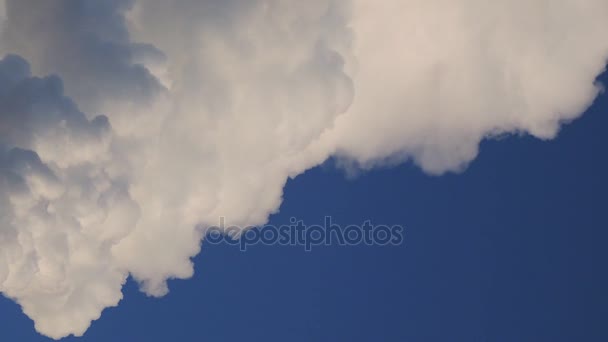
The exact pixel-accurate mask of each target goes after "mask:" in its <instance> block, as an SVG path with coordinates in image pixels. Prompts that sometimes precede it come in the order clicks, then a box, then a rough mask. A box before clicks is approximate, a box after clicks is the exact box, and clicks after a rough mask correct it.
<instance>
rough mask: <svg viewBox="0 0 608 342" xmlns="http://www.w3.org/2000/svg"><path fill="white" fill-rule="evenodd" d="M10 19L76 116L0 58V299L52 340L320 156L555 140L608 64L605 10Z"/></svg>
mask: <svg viewBox="0 0 608 342" xmlns="http://www.w3.org/2000/svg"><path fill="white" fill-rule="evenodd" d="M132 5H133V6H132ZM6 18H7V19H6V21H5V23H4V24H5V25H4V26H5V29H4V34H3V38H2V41H1V43H0V51H2V52H5V53H16V54H19V55H21V56H23V57H24V58H26V59H27V60H28V61H29V62H30V63H31V67H32V70H33V71H34V73H35V74H37V75H45V74H57V75H58V76H59V77H61V78H62V79H63V80H64V85H65V93H66V94H67V95H68V96H69V97H70V98H71V99H73V100H74V101H75V103H77V104H78V105H79V107H80V108H81V109H82V110H83V111H84V112H85V114H83V113H81V111H80V110H79V109H78V108H77V107H76V106H75V105H74V103H72V101H71V100H69V99H68V98H67V97H65V96H64V95H63V89H62V87H61V82H60V80H59V78H57V77H51V78H47V79H36V78H32V77H30V75H29V73H28V72H27V68H26V64H25V62H24V61H22V60H20V59H19V58H17V57H10V58H8V59H5V60H4V61H3V62H2V64H0V92H3V93H4V94H6V92H7V91H8V92H11V95H10V96H4V97H3V100H2V101H0V105H1V106H0V130H1V131H2V136H1V137H0V144H1V145H2V146H3V151H4V152H2V153H3V154H1V155H0V163H1V165H2V166H3V170H9V171H6V172H4V173H2V174H0V179H1V180H2V182H1V183H0V187H1V188H2V192H1V193H2V195H0V212H1V213H2V221H0V222H1V225H0V251H2V252H1V253H0V291H2V292H3V293H4V294H6V295H7V296H10V297H11V298H13V299H15V300H16V301H17V302H19V303H20V304H21V305H22V307H23V308H24V311H25V313H26V314H27V315H28V316H30V317H31V318H32V319H33V320H34V321H35V322H36V328H37V329H38V331H40V332H41V333H43V334H46V335H48V336H51V337H55V338H58V337H62V336H65V335H68V334H76V335H79V334H82V333H83V332H84V331H85V330H86V329H87V327H88V326H89V324H90V321H91V320H93V319H96V318H98V317H99V315H100V313H101V311H102V310H103V309H104V308H105V307H107V306H112V305H116V304H117V302H118V301H119V300H120V298H121V292H120V289H121V286H122V284H123V283H124V281H125V279H126V277H127V276H128V274H131V275H133V276H134V277H135V278H136V279H137V280H139V281H140V282H141V284H142V289H143V290H144V291H146V292H147V293H148V294H150V295H163V294H165V293H166V291H167V287H166V280H167V279H169V278H188V277H190V276H191V274H192V265H191V262H190V258H191V257H192V256H194V255H196V254H197V253H198V252H199V246H200V239H201V237H202V233H203V231H204V227H206V226H209V225H213V224H216V223H217V222H218V218H219V217H220V216H223V217H226V218H227V219H228V221H229V222H228V223H229V224H236V225H240V226H247V225H252V224H261V223H263V222H265V220H266V219H267V217H268V215H269V214H270V213H272V212H274V211H276V210H277V209H278V207H279V205H280V202H281V195H282V188H283V185H284V183H285V181H286V180H287V178H288V177H294V176H296V175H297V174H299V173H301V172H303V171H304V170H306V169H308V168H310V167H314V166H315V165H318V164H319V163H321V162H323V161H324V160H326V159H327V158H328V157H330V156H337V157H339V158H344V159H346V160H348V162H346V163H350V164H355V165H357V166H358V167H363V168H369V167H372V166H374V165H376V164H378V163H383V162H387V161H391V162H395V161H403V160H406V159H412V160H413V161H414V162H415V163H417V164H418V165H420V166H421V167H422V168H423V169H424V170H426V171H427V172H429V173H434V174H440V173H442V172H446V171H451V170H460V169H462V168H463V167H464V166H466V164H467V163H468V162H470V161H471V160H472V159H473V158H474V157H475V156H476V154H477V147H478V144H479V142H480V140H481V139H484V138H486V137H492V136H495V135H497V134H504V133H529V134H532V135H534V136H537V137H539V138H543V139H548V138H552V137H554V136H555V134H557V131H558V130H559V127H560V125H561V123H562V122H564V121H567V120H571V119H573V118H575V117H577V116H578V115H580V114H581V113H582V112H583V111H584V110H585V108H586V107H587V106H589V105H590V103H591V102H592V100H593V99H594V97H595V96H596V95H597V91H598V88H597V87H596V86H595V85H594V80H595V77H596V76H597V75H598V74H599V73H600V72H601V71H602V70H603V68H604V66H605V63H606V59H607V58H608V43H606V41H605V39H604V36H605V34H606V33H608V3H607V2H606V1H605V0H587V1H578V0H564V1H560V2H559V3H558V2H555V1H549V0H528V1H523V0H504V1H493V2H488V1H481V0H458V1H456V0H450V1H448V0H425V1H422V0H407V1H401V0H382V1H366V0H352V1H346V0H309V1H295V0H294V1H279V0H251V1H239V0H224V1H218V0H204V1H194V0H181V1H179V0H172V1H167V0H145V1H143V0H139V1H135V2H134V4H133V1H127V0H112V1H107V2H102V1H93V0H85V1H81V2H77V3H75V2H71V1H64V0H62V1H54V2H48V3H47V2H40V1H34V0H7V6H6ZM41 26H43V27H44V30H43V34H39V32H40V28H41ZM10 63H13V64H10ZM15 63H17V64H15ZM15 65H20V66H21V68H22V69H23V70H22V73H21V74H20V75H18V77H17V76H15V75H14V74H15V70H21V69H19V68H15ZM11 77H13V78H11ZM15 77H16V78H15ZM28 94H29V95H28ZM14 99H22V100H21V101H16V103H17V104H11V101H13V102H15V100H14ZM40 99H42V100H40ZM10 106H17V107H14V108H18V109H19V110H21V112H22V114H23V115H15V113H17V112H16V111H14V110H13V109H12V107H10ZM19 106H21V107H19ZM97 113H104V115H106V116H107V118H108V119H109V120H108V119H106V117H105V116H98V117H95V115H96V114H97ZM24 115H25V116H24ZM24 117H27V118H29V119H28V120H23V118H24ZM108 122H109V123H108ZM197 227H198V228H197ZM201 228H203V229H201Z"/></svg>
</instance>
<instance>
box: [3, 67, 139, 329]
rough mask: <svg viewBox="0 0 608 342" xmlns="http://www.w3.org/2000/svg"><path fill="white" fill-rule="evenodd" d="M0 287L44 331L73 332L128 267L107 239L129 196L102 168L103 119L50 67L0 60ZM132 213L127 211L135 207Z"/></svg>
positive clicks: (129, 223)
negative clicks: (44, 73)
mask: <svg viewBox="0 0 608 342" xmlns="http://www.w3.org/2000/svg"><path fill="white" fill-rule="evenodd" d="M0 128H1V129H2V135H1V137H0V213H1V214H2V215H1V219H0V223H1V224H0V246H1V248H0V291H1V292H2V293H4V294H5V295H6V296H8V297H10V298H13V299H15V300H16V301H17V302H18V303H19V304H20V305H21V306H22V307H23V310H24V312H25V313H26V314H28V315H29V316H30V317H31V318H32V319H34V320H35V322H36V328H37V329H38V330H39V331H42V332H44V333H45V334H47V335H49V336H52V337H61V336H64V335H65V334H67V333H74V334H82V333H84V331H85V329H86V328H87V327H88V325H89V324H90V321H91V320H93V319H96V318H98V317H99V314H100V312H101V310H103V308H105V307H107V306H113V305H116V304H117V303H118V301H119V300H120V298H121V292H120V288H121V286H122V284H123V283H124V281H125V279H126V277H127V272H126V270H123V269H120V267H119V266H118V265H117V264H116V263H115V262H113V260H112V255H111V253H110V247H111V246H112V244H114V243H116V242H117V241H119V240H120V239H122V237H124V236H125V235H126V234H128V232H129V231H130V230H131V229H132V228H133V226H134V225H135V219H136V218H137V214H136V213H137V205H136V204H135V203H134V202H133V201H132V200H131V199H130V198H129V194H128V190H127V188H126V186H125V184H121V183H120V182H117V181H115V180H113V179H111V178H109V177H108V175H107V174H105V172H104V159H110V157H109V155H108V154H109V146H110V139H111V132H110V126H109V124H108V120H107V118H105V117H102V116H98V117H96V118H95V119H93V120H88V119H86V117H85V116H84V114H83V113H81V112H80V111H79V110H78V108H77V107H76V106H75V105H74V104H73V103H72V101H71V100H70V99H68V98H66V97H65V96H64V95H63V91H62V82H61V80H60V79H59V78H57V77H55V76H51V77H47V78H36V77H31V75H30V74H29V65H28V64H27V62H26V61H25V60H23V59H22V58H20V57H17V56H14V55H11V56H7V57H5V58H4V59H3V60H2V61H0ZM134 213H135V214H134Z"/></svg>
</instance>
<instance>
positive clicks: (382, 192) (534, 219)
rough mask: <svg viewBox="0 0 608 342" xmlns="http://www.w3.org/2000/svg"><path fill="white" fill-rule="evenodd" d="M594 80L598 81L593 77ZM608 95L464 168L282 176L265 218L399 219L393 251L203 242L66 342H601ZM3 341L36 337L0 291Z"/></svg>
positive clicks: (320, 170)
mask: <svg viewBox="0 0 608 342" xmlns="http://www.w3.org/2000/svg"><path fill="white" fill-rule="evenodd" d="M604 80H606V77H604ZM607 114H608V96H606V95H605V94H604V95H602V96H601V97H600V98H598V100H597V101H596V103H595V105H594V106H593V107H592V108H591V109H590V110H589V111H588V112H587V113H586V114H585V115H584V116H583V117H582V118H580V119H579V120H576V121H575V122H573V123H572V124H570V125H567V126H565V127H564V129H563V131H562V132H561V134H560V135H559V137H558V138H557V139H555V140H553V141H549V142H543V141H540V140H537V139H533V138H529V137H508V138H505V139H501V140H500V141H486V142H484V143H483V144H482V146H481V152H480V155H479V157H478V158H477V159H476V160H475V161H474V162H473V163H472V164H471V165H470V167H469V168H468V169H467V170H466V172H464V173H462V174H449V175H446V176H442V177H431V176H427V175H425V174H423V173H422V172H421V171H420V170H419V169H418V168H416V167H414V166H412V165H410V164H406V165H402V166H399V167H395V168H388V169H382V170H375V171H372V172H369V173H365V174H362V175H360V176H359V177H357V178H355V179H347V178H345V177H344V175H343V173H342V172H341V171H339V170H337V169H336V168H334V167H333V166H331V165H323V166H321V167H317V168H315V169H312V170H310V171H308V172H307V173H306V174H304V175H301V176H299V177H298V178H296V179H295V180H291V181H289V183H288V184H287V187H286V189H285V195H284V202H283V204H282V207H281V211H280V213H278V214H276V215H274V216H272V218H271V222H270V223H273V224H282V223H286V222H288V220H289V218H290V217H297V218H300V219H302V220H304V221H305V222H307V223H310V224H314V223H321V222H322V220H323V217H324V216H325V215H332V216H333V217H334V220H335V221H336V222H339V223H342V224H348V223H361V222H363V221H364V220H367V219H371V220H372V221H374V222H376V223H387V224H401V225H403V226H405V227H406V236H405V243H404V244H403V245H401V246H397V247H373V246H357V247H339V246H328V247H317V248H315V249H313V251H312V252H304V250H303V249H302V248H300V247H285V246H283V247H281V246H261V245H260V246H254V247H251V248H250V249H249V250H248V251H247V252H240V251H239V250H238V249H237V248H234V247H230V246H226V245H204V246H203V251H202V253H201V254H200V255H198V256H197V257H196V259H195V265H196V274H195V276H194V278H193V279H191V280H188V281H172V282H171V283H170V287H171V293H170V294H169V295H168V296H166V297H164V298H161V299H149V298H147V297H146V296H145V295H143V294H141V293H140V292H139V291H138V289H137V286H136V284H134V283H133V282H132V281H130V282H129V283H128V284H127V286H126V288H125V289H124V295H125V299H124V300H123V302H122V303H121V305H120V306H119V307H117V308H112V309H108V310H106V311H105V312H104V315H103V316H102V318H101V319H100V320H99V321H96V322H94V323H93V325H92V327H91V329H90V330H89V331H88V332H87V333H86V335H85V336H84V338H81V339H67V340H68V341H72V340H74V341H75V340H79V341H109V340H112V341H134V340H142V341H168V340H178V341H239V340H247V341H261V340H263V341H413V342H418V341H496V342H502V341H505V342H506V341H521V342H526V341H551V342H557V341H586V342H593V341H607V340H608V327H607V326H606V322H607V321H608V295H607V294H606V288H608V274H607V273H606V262H608V249H606V247H605V243H606V241H608V231H607V230H606V227H608V215H607V214H606V213H607V210H606V206H607V204H608V202H607V200H606V196H607V195H606V194H608V179H607V178H606V175H608V159H607V158H606V154H605V149H606V148H607V147H608V135H606V133H605V127H606V125H608V117H607ZM0 317H2V321H1V323H0V326H1V328H2V331H3V340H5V341H47V339H46V338H43V337H41V336H40V335H38V334H36V333H35V331H34V329H33V323H32V322H31V321H30V320H29V319H28V318H27V317H26V316H25V315H23V314H21V313H20V309H19V307H18V306H17V305H16V304H14V303H13V302H11V301H9V300H7V299H2V300H1V301H0Z"/></svg>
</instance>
